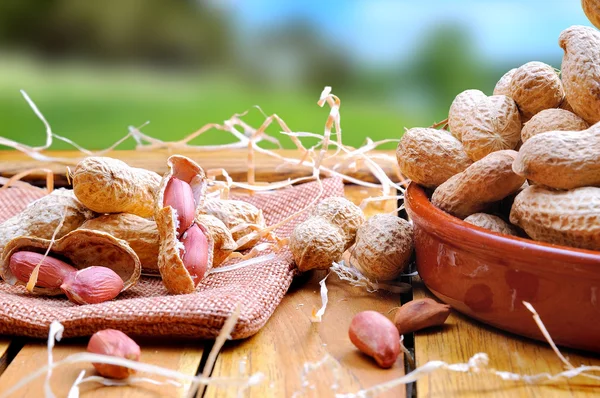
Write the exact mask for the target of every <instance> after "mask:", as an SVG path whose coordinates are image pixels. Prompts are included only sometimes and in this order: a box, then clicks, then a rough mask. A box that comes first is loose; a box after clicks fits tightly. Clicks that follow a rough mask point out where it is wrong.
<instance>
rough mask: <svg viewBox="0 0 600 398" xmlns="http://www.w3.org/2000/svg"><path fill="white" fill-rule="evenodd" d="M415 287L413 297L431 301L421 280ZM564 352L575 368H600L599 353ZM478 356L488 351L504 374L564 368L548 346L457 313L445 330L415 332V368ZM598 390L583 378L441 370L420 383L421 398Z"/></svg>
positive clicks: (599, 388)
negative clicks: (527, 379) (549, 381)
mask: <svg viewBox="0 0 600 398" xmlns="http://www.w3.org/2000/svg"><path fill="white" fill-rule="evenodd" d="M413 286H414V297H415V298H422V297H433V295H432V294H431V293H430V292H429V291H428V290H427V288H426V287H424V285H423V284H422V282H420V281H417V282H415V283H414V284H413ZM591 321H592V320H590V322H591ZM532 322H533V319H532ZM561 351H562V352H563V354H565V356H566V357H567V358H569V360H570V361H571V363H572V364H573V365H574V366H580V365H596V366H599V365H600V357H598V356H597V355H593V354H591V353H590V354H587V353H585V352H582V351H575V350H568V349H561ZM478 352H484V353H487V354H488V355H489V358H490V363H489V366H490V368H494V369H497V370H501V371H508V372H514V373H519V374H523V375H525V374H528V375H532V374H538V373H543V372H548V373H551V374H555V373H559V372H562V371H563V370H565V368H564V367H563V365H562V363H561V361H560V360H559V359H558V358H557V356H556V355H555V354H554V352H553V351H552V349H551V348H550V346H549V345H548V344H544V343H541V342H537V341H535V340H531V339H527V338H524V337H520V336H517V335H513V334H510V333H507V332H503V331H501V330H499V329H496V328H493V327H490V326H486V325H484V324H482V323H479V322H477V321H475V320H472V319H470V318H468V317H466V316H464V315H462V314H460V313H457V312H453V313H452V314H451V315H450V317H449V318H448V321H447V324H446V325H445V326H444V327H443V328H439V329H431V330H427V331H423V332H417V333H415V357H416V362H417V366H420V365H423V364H425V363H426V362H428V361H432V360H442V361H444V362H448V363H465V362H467V361H468V360H469V358H470V357H471V356H472V355H474V354H476V353H478ZM599 391H600V382H599V381H594V380H591V379H587V378H582V377H579V378H577V379H574V380H572V381H567V380H564V381H560V382H558V383H554V384H553V385H535V386H534V385H528V384H525V383H516V382H511V381H503V380H501V379H499V378H497V377H495V376H492V375H483V374H477V375H474V374H465V373H455V372H448V371H438V372H436V373H434V374H432V375H429V376H427V377H425V378H423V379H421V380H420V381H418V382H417V396H418V397H461V398H463V397H495V398H502V397H506V398H509V397H518V396H521V397H524V396H526V397H544V398H553V397H592V396H594V397H597V396H598V392H599Z"/></svg>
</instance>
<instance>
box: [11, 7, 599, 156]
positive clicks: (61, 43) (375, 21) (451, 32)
mask: <svg viewBox="0 0 600 398" xmlns="http://www.w3.org/2000/svg"><path fill="white" fill-rule="evenodd" d="M577 24H580V25H589V22H588V21H587V19H586V18H585V16H584V14H583V11H582V10H581V7H580V5H579V1H575V0H506V1H500V0H454V1H453V0H419V1H414V0H354V1H353V0H346V1H341V0H340V1H316V0H315V1H276V0H257V1H243V0H228V1H219V0H212V1H198V0H197V1H192V0H173V1H167V0H104V1H101V2H100V1H98V2H86V1H80V0H43V1H39V0H4V1H2V2H0V117H1V118H2V124H1V130H0V135H2V136H5V137H9V138H12V139H16V140H19V141H21V142H23V143H26V144H34V145H39V144H42V143H43V142H44V140H45V137H44V130H43V126H42V125H41V123H40V122H39V121H38V120H37V119H36V118H35V116H34V115H33V113H32V112H31V110H30V109H29V108H28V106H27V105H26V103H25V101H24V100H23V99H22V97H21V95H20V94H19V91H18V90H19V89H21V88H22V89H24V90H25V91H27V93H28V94H29V95H30V96H31V98H32V99H33V100H34V101H35V102H36V103H37V105H38V107H39V108H40V110H41V111H42V112H43V113H44V115H45V116H46V118H47V119H48V121H49V122H50V123H51V125H52V126H53V129H54V131H55V132H56V133H58V134H61V135H63V136H66V137H69V138H71V139H73V140H75V141H76V142H78V143H80V144H82V145H84V146H86V147H88V148H92V149H100V148H103V147H107V146H109V145H111V144H112V143H113V142H115V141H116V140H117V139H119V138H120V137H122V136H123V135H125V134H126V133H127V127H128V126H131V125H133V126H138V125H141V124H142V123H144V122H146V121H150V124H149V125H148V126H146V127H145V128H144V130H143V131H144V132H145V133H147V134H149V135H152V136H156V137H159V138H161V139H167V140H176V139H179V138H182V137H184V136H185V135H187V134H189V133H191V132H193V131H195V130H196V129H198V128H199V127H201V126H202V125H204V124H206V123H212V122H216V123H221V122H222V121H223V120H225V119H227V118H229V117H230V116H231V115H233V114H234V113H238V112H243V111H245V110H247V109H250V108H252V106H253V105H258V106H260V107H261V108H262V110H263V111H264V112H266V113H267V114H271V113H277V114H278V115H279V116H281V117H282V118H283V119H284V120H285V121H286V122H287V124H288V125H289V126H290V128H292V129H293V130H296V131H314V132H322V130H323V123H324V121H325V118H326V115H327V110H325V109H321V108H319V107H318V106H317V104H316V101H317V99H318V96H319V94H320V93H321V90H322V89H323V87H324V86H326V85H331V86H333V92H334V93H335V94H337V95H338V96H340V97H341V99H342V128H343V131H344V136H345V139H344V141H345V142H346V143H347V144H349V145H353V146H358V145H360V144H361V143H362V142H363V141H364V139H365V137H367V136H368V137H371V138H373V139H383V138H399V137H400V135H401V134H402V132H403V131H404V127H413V126H428V125H431V124H432V123H434V122H436V121H440V120H442V119H444V118H445V117H446V116H447V112H448V107H449V105H450V103H451V101H452V99H453V98H454V96H455V95H456V94H458V93H459V92H460V91H462V90H465V89H468V88H479V89H481V90H482V91H484V92H486V93H488V94H491V91H492V89H493V87H494V84H495V83H496V81H497V80H498V78H499V77H500V76H501V75H502V74H503V73H504V72H505V71H507V70H508V69H510V68H513V67H516V66H519V65H521V64H523V63H525V62H528V61H532V60H539V61H544V62H547V63H549V64H550V65H552V66H554V67H555V68H560V62H561V58H562V50H561V49H560V48H559V47H558V44H557V41H558V35H559V33H560V32H561V31H562V30H563V29H565V28H567V27H569V26H571V25H577ZM249 120H250V121H251V122H254V123H255V124H256V123H260V122H261V121H262V116H261V114H260V113H259V112H258V111H256V110H255V111H253V112H252V113H251V114H250V118H249ZM272 129H273V130H272V132H277V131H278V130H277V129H276V128H275V127H272ZM229 139H230V138H229V137H228V136H226V135H225V134H224V133H222V132H217V131H214V132H211V133H209V134H207V135H203V136H202V137H201V138H199V139H197V140H196V141H194V142H193V143H195V144H215V143H225V142H230V141H229ZM283 141H284V142H285V140H283ZM133 146H134V143H133V142H131V141H129V142H127V143H126V144H123V145H122V146H120V147H119V148H123V149H127V148H133ZM392 147H393V145H392ZM53 148H56V149H65V148H68V146H67V145H66V144H60V143H57V144H56V145H55V146H54V147H53Z"/></svg>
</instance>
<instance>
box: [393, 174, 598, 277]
mask: <svg viewBox="0 0 600 398" xmlns="http://www.w3.org/2000/svg"><path fill="white" fill-rule="evenodd" d="M404 197H405V207H406V209H407V211H408V213H409V216H411V219H413V223H415V224H416V225H419V226H420V227H422V228H423V229H424V230H425V231H426V232H427V233H430V234H431V233H432V234H434V235H435V236H436V237H437V238H438V239H442V240H445V241H448V243H450V244H451V245H453V246H456V247H458V248H460V249H461V250H465V251H469V252H480V253H481V252H484V253H482V254H487V255H488V256H495V254H494V253H497V252H502V251H504V252H505V253H507V256H506V257H507V258H509V257H510V258H512V259H513V260H515V261H518V262H519V263H523V264H524V263H527V264H528V267H532V268H535V269H537V270H539V271H541V272H546V273H547V272H552V273H556V274H561V275H564V273H565V270H566V269H568V270H569V271H571V272H573V273H574V274H578V275H581V276H588V277H593V278H595V279H600V251H593V250H586V249H576V248H572V247H567V246H560V245H554V244H551V243H544V242H535V241H533V240H530V239H525V238H520V237H516V236H510V235H502V234H500V233H496V232H493V231H490V230H487V229H484V228H481V227H478V226H476V225H473V224H469V223H467V222H465V221H463V220H461V219H460V218H457V217H454V216H452V215H450V214H448V213H446V212H445V211H443V210H441V209H439V208H437V207H435V206H434V205H433V204H432V203H431V201H430V199H429V197H428V195H427V194H426V192H425V189H424V188H423V187H422V186H420V185H418V184H416V183H414V182H411V183H410V184H409V186H408V188H407V189H406V191H405V194H404ZM411 213H412V214H411ZM415 219H417V220H416V221H417V222H415ZM421 220H423V221H424V222H425V223H426V224H427V225H422V224H423V222H422V221H421ZM516 253H518V254H519V255H517V254H516ZM545 259H548V260H552V262H561V263H563V264H564V266H563V267H549V266H547V264H545V261H544V260H545Z"/></svg>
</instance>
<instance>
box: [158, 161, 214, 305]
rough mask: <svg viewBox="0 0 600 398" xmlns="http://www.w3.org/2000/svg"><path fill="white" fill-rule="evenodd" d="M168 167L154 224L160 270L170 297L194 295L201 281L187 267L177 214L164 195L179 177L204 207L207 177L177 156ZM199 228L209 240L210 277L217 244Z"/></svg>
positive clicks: (197, 168)
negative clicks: (174, 179)
mask: <svg viewBox="0 0 600 398" xmlns="http://www.w3.org/2000/svg"><path fill="white" fill-rule="evenodd" d="M167 166H168V171H167V172H166V173H165V174H164V176H163V179H162V181H161V183H160V187H159V188H158V192H157V194H156V203H155V212H154V220H155V221H156V226H157V228H158V235H159V238H160V248H159V252H158V269H159V271H160V276H161V278H162V280H163V283H164V285H165V287H166V288H167V290H168V291H169V292H170V293H175V294H185V293H192V292H193V291H194V290H195V289H196V285H197V283H198V282H199V281H200V280H199V279H195V278H192V276H191V275H190V273H189V271H188V270H187V268H186V267H185V264H184V262H183V258H182V255H183V249H184V245H183V243H182V242H181V241H180V240H179V233H178V218H177V211H176V210H175V209H174V208H172V207H171V206H166V207H164V194H165V189H166V187H167V184H168V183H169V180H170V179H171V177H176V178H178V179H180V180H182V181H185V182H187V183H188V184H189V185H190V186H191V188H192V192H193V194H194V201H195V203H196V204H197V205H200V206H201V205H202V203H203V202H204V192H205V191H206V177H205V174H204V170H202V168H201V167H200V166H198V165H197V164H196V163H195V162H194V161H193V160H191V159H189V158H187V157H185V156H180V155H173V156H171V157H169V159H168V160H167ZM198 226H199V227H200V229H201V230H202V232H203V233H204V234H205V235H206V237H207V239H208V264H207V267H206V273H207V272H208V271H209V270H210V269H211V267H212V259H213V250H214V242H213V239H212V237H211V236H210V234H209V233H208V230H207V228H206V227H204V226H203V225H201V224H198ZM206 273H205V274H204V275H206Z"/></svg>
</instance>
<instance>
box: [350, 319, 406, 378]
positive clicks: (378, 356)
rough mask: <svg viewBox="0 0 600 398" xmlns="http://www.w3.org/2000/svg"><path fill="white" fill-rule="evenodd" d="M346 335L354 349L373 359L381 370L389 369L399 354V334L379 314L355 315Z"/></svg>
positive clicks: (390, 322)
mask: <svg viewBox="0 0 600 398" xmlns="http://www.w3.org/2000/svg"><path fill="white" fill-rule="evenodd" d="M348 335H349V336H350V341H351V342H352V344H354V345H355V346H356V348H358V349H359V350H360V351H362V352H363V353H364V354H366V355H368V356H370V357H373V358H374V359H375V361H376V362H377V364H378V365H379V366H380V367H382V368H385V369H387V368H391V367H392V366H393V365H394V363H395V362H396V358H398V355H399V354H400V334H399V333H398V330H397V329H396V326H394V324H393V323H392V321H390V320H389V319H388V318H387V317H385V316H384V315H382V314H380V313H379V312H375V311H363V312H360V313H358V314H356V315H355V316H354V318H352V322H351V323H350V329H349V330H348Z"/></svg>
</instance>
